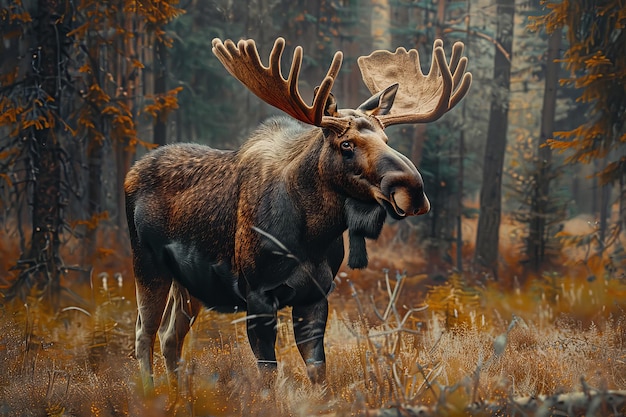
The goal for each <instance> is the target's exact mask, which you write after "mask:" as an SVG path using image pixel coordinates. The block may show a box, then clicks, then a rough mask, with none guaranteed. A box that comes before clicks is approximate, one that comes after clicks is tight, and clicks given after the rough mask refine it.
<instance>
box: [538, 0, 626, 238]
mask: <svg viewBox="0 0 626 417" xmlns="http://www.w3.org/2000/svg"><path fill="white" fill-rule="evenodd" d="M546 8H547V9H548V10H549V12H548V13H547V14H546V15H544V16H539V17H537V18H536V19H535V21H534V23H533V26H534V28H535V29H540V28H545V30H546V31H547V32H548V33H552V32H555V31H559V30H561V29H562V28H564V27H567V32H566V34H567V41H568V43H569V46H568V48H567V50H566V52H565V54H564V57H563V60H562V61H563V62H564V64H565V67H566V69H567V70H568V71H569V72H570V74H571V76H570V77H569V78H565V79H563V80H561V84H565V85H573V86H575V87H576V88H578V89H580V90H581V95H580V97H579V101H581V102H584V103H589V105H590V110H589V112H588V115H587V117H585V120H584V121H583V122H582V123H580V124H579V125H578V126H577V127H575V128H574V129H572V130H569V131H560V132H555V133H554V138H552V139H549V140H548V141H547V143H548V144H549V145H550V147H551V148H552V149H555V150H558V151H561V152H567V155H568V157H567V159H566V162H568V163H570V164H575V163H591V162H603V160H604V161H606V162H604V163H602V165H601V169H600V170H599V171H598V172H597V175H598V177H599V178H600V182H601V183H602V184H611V185H617V187H618V189H619V223H618V225H617V227H615V228H613V229H614V230H613V231H614V233H613V234H612V237H616V236H618V233H619V230H620V227H621V228H623V227H625V226H626V146H625V145H626V117H625V115H626V84H624V79H626V54H624V50H626V31H624V27H626V14H625V13H624V10H625V6H624V2H623V0H600V1H591V0H582V1H569V0H563V1H560V2H547V3H546ZM601 240H603V239H601ZM599 245H600V248H602V247H604V245H605V242H604V241H601V242H599Z"/></svg>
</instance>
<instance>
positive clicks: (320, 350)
mask: <svg viewBox="0 0 626 417" xmlns="http://www.w3.org/2000/svg"><path fill="white" fill-rule="evenodd" d="M291 315H292V318H293V332H294V335H295V338H296V344H297V345H298V350H299V351H300V355H301V356H302V359H304V362H305V363H306V371H307V374H308V375H309V378H310V379H311V381H312V382H313V383H315V384H322V383H324V382H325V381H326V355H325V354H324V332H325V330H326V319H327V317H328V301H327V300H326V298H322V300H320V301H318V302H317V303H315V304H311V305H307V306H295V307H293V310H292V312H291Z"/></svg>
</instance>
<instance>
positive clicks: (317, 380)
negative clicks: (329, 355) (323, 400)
mask: <svg viewBox="0 0 626 417" xmlns="http://www.w3.org/2000/svg"><path fill="white" fill-rule="evenodd" d="M306 373H307V374H308V375H309V379H310V380H311V382H312V383H314V384H319V385H322V384H325V383H326V363H324V362H322V361H318V362H313V363H309V364H307V366H306Z"/></svg>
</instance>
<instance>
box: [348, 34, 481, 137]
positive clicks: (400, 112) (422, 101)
mask: <svg viewBox="0 0 626 417" xmlns="http://www.w3.org/2000/svg"><path fill="white" fill-rule="evenodd" d="M463 49H464V45H463V43H462V42H457V43H455V44H454V46H453V47H452V56H451V57H450V64H448V63H447V62H446V57H445V54H444V52H443V42H442V41H441V39H437V40H436V41H435V43H434V45H433V59H432V63H431V67H430V71H429V72H428V75H424V74H423V73H422V69H421V67H420V61H419V54H418V53H417V51H416V50H415V49H411V50H409V51H408V52H407V50H406V49H404V48H398V49H397V50H396V52H395V53H391V52H388V51H375V52H372V53H371V54H370V55H369V56H362V57H359V59H358V64H359V68H360V69H361V75H362V77H363V81H364V82H365V85H367V88H369V90H370V91H371V92H372V94H375V93H377V92H379V91H381V90H383V89H384V88H386V87H388V86H389V85H390V84H392V83H395V82H397V83H399V85H400V87H399V89H398V92H397V94H396V98H395V100H394V104H393V107H392V108H391V111H390V112H389V113H388V114H386V115H384V116H378V118H379V120H380V121H381V123H382V124H383V126H385V127H386V126H390V125H395V124H402V123H425V122H432V121H434V120H437V119H438V118H440V117H441V116H443V115H444V114H445V113H446V112H447V111H449V110H450V109H452V108H453V107H454V106H456V105H457V104H458V102H459V101H460V100H461V99H462V98H463V97H464V96H465V94H466V93H467V91H468V90H469V87H470V85H471V83H472V74H471V73H469V72H465V70H466V68H467V57H462V58H461V55H462V54H463ZM435 64H436V65H435Z"/></svg>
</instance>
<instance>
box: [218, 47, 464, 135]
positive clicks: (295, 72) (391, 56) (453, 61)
mask: <svg viewBox="0 0 626 417" xmlns="http://www.w3.org/2000/svg"><path fill="white" fill-rule="evenodd" d="M284 49H285V40H284V39H283V38H278V39H276V42H274V47H273V48H272V51H271V52H270V57H269V66H267V67H266V66H265V65H263V64H262V63H261V59H260V58H259V53H258V51H257V48H256V44H255V42H254V41H253V40H251V39H250V40H240V41H239V42H238V43H237V44H235V43H234V42H233V41H231V40H230V39H229V40H226V41H224V42H222V41H221V40H220V39H213V53H214V54H215V55H216V56H217V58H218V59H219V60H220V62H221V63H222V64H223V65H224V67H226V69H227V70H228V72H230V73H231V75H233V76H234V77H235V78H237V79H238V80H239V81H241V82H242V83H243V84H244V85H245V86H246V87H248V89H249V90H250V91H252V92H253V93H254V94H256V95H257V96H258V97H259V98H260V99H262V100H263V101H265V102H266V103H268V104H271V105H272V106H274V107H276V108H278V109H280V110H282V111H284V112H285V113H287V114H288V115H290V116H292V117H293V118H295V119H297V120H300V121H301V122H304V123H308V124H311V125H314V126H319V127H326V128H330V129H333V130H335V131H337V132H342V131H344V130H345V129H346V127H347V125H348V123H349V122H348V121H347V120H345V119H342V118H339V117H332V116H327V115H324V110H325V107H326V105H327V100H328V99H329V97H330V91H331V89H332V87H333V84H334V82H335V79H336V77H337V75H338V74H339V69H340V68H341V63H342V60H343V54H342V53H341V52H336V53H335V56H334V57H333V61H332V63H331V64H330V68H329V69H328V73H327V74H326V76H325V77H324V79H323V80H322V83H321V85H320V86H319V87H318V88H317V89H316V93H315V98H314V99H313V105H311V106H309V105H307V104H306V103H305V102H304V100H302V97H301V96H300V92H299V91H298V77H299V75H300V67H301V65H302V47H300V46H297V47H296V48H295V50H294V55H293V60H292V63H291V69H290V70H289V76H288V77H287V78H286V79H285V78H284V77H283V75H282V73H281V68H280V63H281V57H282V53H283V51H284ZM463 49H464V46H463V43H462V42H457V43H455V44H454V46H453V47H452V56H451V58H450V63H449V64H448V63H447V61H446V58H445V54H444V51H443V42H442V41H441V40H440V39H437V40H436V41H435V43H434V47H433V59H432V64H431V68H430V71H429V73H428V74H427V75H424V74H423V73H422V70H421V68H420V62H419V55H418V53H417V51H416V50H415V49H411V50H409V51H408V52H407V50H406V49H404V48H398V49H397V50H396V52H395V53H391V52H388V51H375V52H372V54H370V55H369V56H362V57H360V58H359V59H358V64H359V68H360V69H361V75H362V77H363V81H364V82H365V84H366V85H367V87H368V88H369V90H370V91H371V92H372V94H377V93H379V92H381V91H383V90H384V89H386V88H387V87H389V86H390V85H392V84H394V83H397V84H399V88H398V91H397V94H396V97H395V100H394V102H393V107H392V108H391V111H389V112H388V113H387V114H385V115H377V116H376V117H377V118H378V119H379V120H380V121H381V123H382V124H383V126H385V127H386V126H391V125H394V124H402V123H425V122H431V121H434V120H437V119H438V118H440V117H441V116H442V115H443V114H445V113H446V112H447V111H449V110H450V109H452V108H453V107H454V106H455V105H456V104H457V103H458V102H459V101H460V100H461V99H462V98H463V97H464V96H465V94H466V93H467V91H468V90H469V87H470V84H471V82H472V75H471V74H470V73H467V72H466V71H465V70H466V68H467V58H466V57H461V55H462V54H463Z"/></svg>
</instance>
